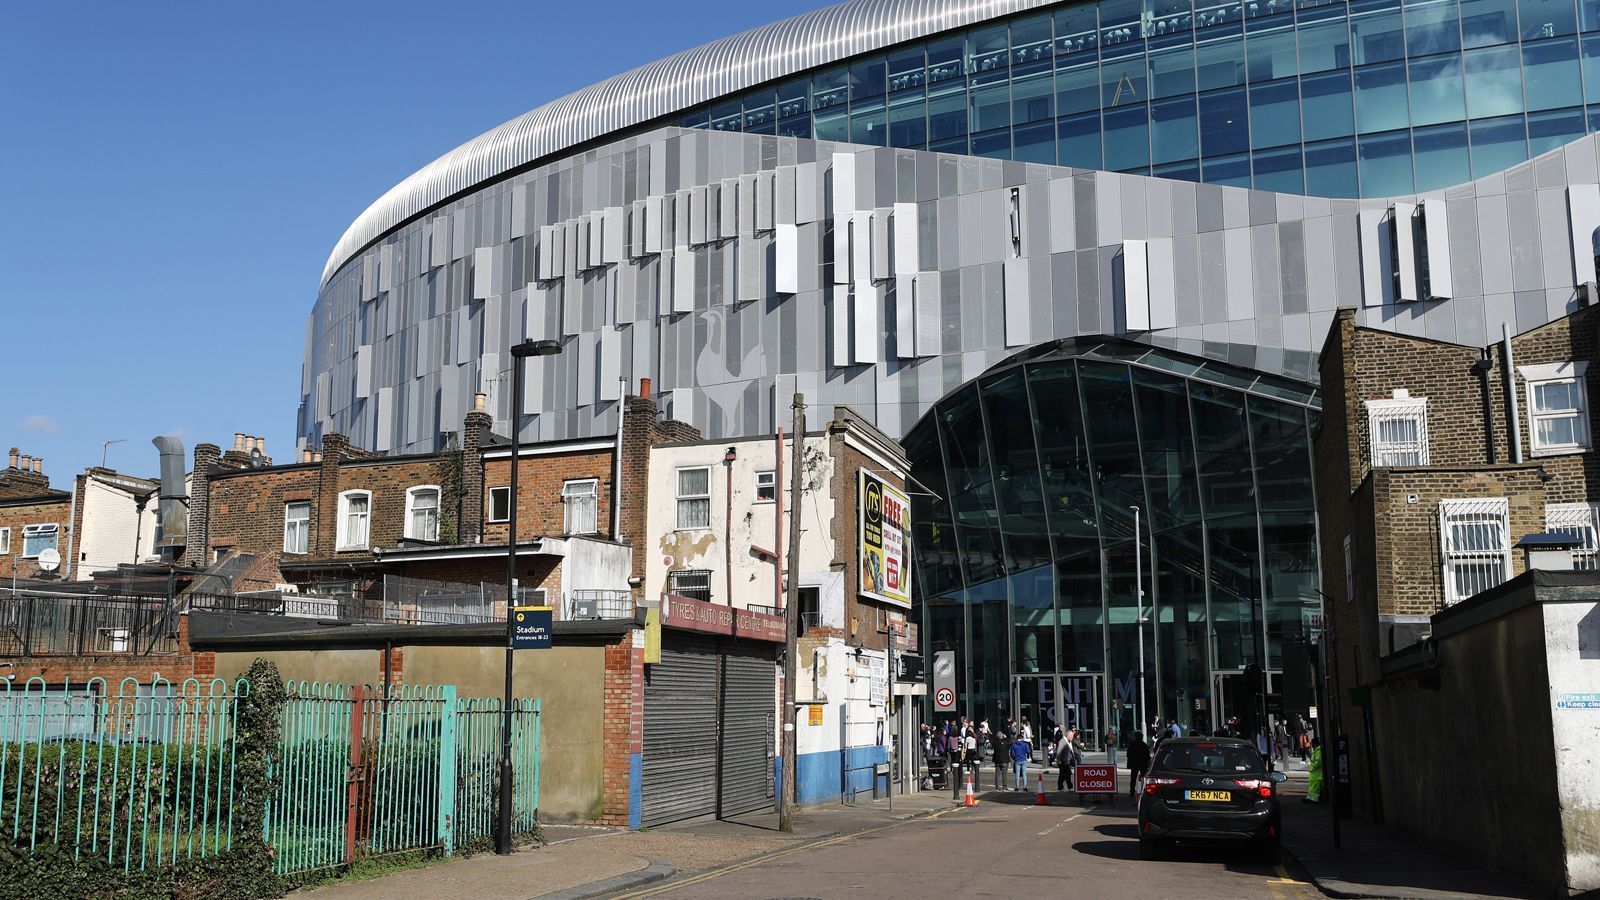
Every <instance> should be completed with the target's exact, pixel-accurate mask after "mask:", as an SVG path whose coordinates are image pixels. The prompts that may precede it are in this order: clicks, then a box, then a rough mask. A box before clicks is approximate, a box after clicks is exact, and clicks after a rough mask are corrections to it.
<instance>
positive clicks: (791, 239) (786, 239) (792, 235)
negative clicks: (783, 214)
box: [773, 225, 800, 294]
mask: <svg viewBox="0 0 1600 900" xmlns="http://www.w3.org/2000/svg"><path fill="white" fill-rule="evenodd" d="M774 236H775V243H776V245H777V246H776V257H775V261H774V263H773V270H774V271H773V278H774V281H773V285H774V288H775V289H776V290H777V292H778V293H780V294H793V293H796V292H798V291H799V290H800V273H799V265H798V261H799V239H800V235H799V228H798V226H795V225H779V226H778V227H777V230H776V231H775V232H774Z"/></svg>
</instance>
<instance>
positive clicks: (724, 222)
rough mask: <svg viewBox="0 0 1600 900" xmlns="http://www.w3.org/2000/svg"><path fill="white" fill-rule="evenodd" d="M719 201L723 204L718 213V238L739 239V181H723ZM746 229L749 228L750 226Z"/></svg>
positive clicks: (734, 179)
mask: <svg viewBox="0 0 1600 900" xmlns="http://www.w3.org/2000/svg"><path fill="white" fill-rule="evenodd" d="M718 200H719V201H720V204H721V205H720V206H719V207H718V213H717V225H718V232H717V235H718V237H720V238H722V239H723V240H727V239H728V238H732V237H737V236H738V235H739V179H737V178H724V179H722V188H721V192H720V193H719V194H718ZM747 221H748V219H747ZM745 227H746V228H748V227H749V226H748V225H747V226H745Z"/></svg>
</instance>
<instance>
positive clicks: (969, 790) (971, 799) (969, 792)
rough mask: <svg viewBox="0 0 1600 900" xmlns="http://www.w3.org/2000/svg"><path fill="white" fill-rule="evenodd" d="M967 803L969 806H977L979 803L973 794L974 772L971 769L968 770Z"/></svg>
mask: <svg viewBox="0 0 1600 900" xmlns="http://www.w3.org/2000/svg"><path fill="white" fill-rule="evenodd" d="M965 805H967V806H977V805H978V798H977V797H975V796H973V794H972V773H971V772H970V771H969V772H967V802H966V804H965Z"/></svg>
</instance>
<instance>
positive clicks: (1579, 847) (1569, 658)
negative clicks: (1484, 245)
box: [1544, 602, 1600, 892]
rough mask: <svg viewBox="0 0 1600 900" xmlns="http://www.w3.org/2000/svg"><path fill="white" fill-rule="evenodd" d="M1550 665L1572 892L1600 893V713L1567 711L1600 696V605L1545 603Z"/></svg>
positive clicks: (1552, 713) (1558, 781)
mask: <svg viewBox="0 0 1600 900" xmlns="http://www.w3.org/2000/svg"><path fill="white" fill-rule="evenodd" d="M1544 617H1545V618H1544V629H1545V664H1546V666H1548V670H1549V673H1550V721H1551V726H1552V730H1553V732H1554V738H1555V748H1556V760H1555V761H1556V790H1557V795H1558V796H1559V798H1560V815H1561V830H1562V835H1563V838H1564V843H1565V844H1566V857H1567V858H1566V864H1567V879H1566V881H1567V887H1568V888H1569V889H1570V890H1572V891H1574V892H1577V891H1587V890H1594V889H1596V888H1600V844H1597V842H1596V840H1595V835H1596V834H1600V777H1596V775H1595V773H1596V772H1597V771H1600V709H1593V708H1571V707H1570V706H1568V707H1563V706H1562V705H1561V704H1562V701H1563V700H1566V701H1567V702H1568V703H1569V704H1570V703H1571V702H1572V700H1573V699H1574V698H1573V695H1581V694H1587V695H1589V697H1595V696H1597V695H1600V603H1594V602H1578V603H1546V604H1544Z"/></svg>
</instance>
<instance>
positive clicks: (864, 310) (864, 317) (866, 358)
mask: <svg viewBox="0 0 1600 900" xmlns="http://www.w3.org/2000/svg"><path fill="white" fill-rule="evenodd" d="M851 292H852V294H853V295H854V299H853V302H852V314H851V316H852V319H853V323H854V324H853V326H852V327H853V328H854V329H855V334H854V335H853V336H852V337H853V340H852V341H851V343H852V344H853V345H854V348H853V349H854V352H853V353H852V354H851V356H852V358H853V359H854V361H855V362H858V363H876V362H881V361H882V360H881V359H880V357H881V356H882V355H883V354H881V353H880V352H879V347H880V346H881V345H882V344H883V306H882V302H883V301H882V298H881V297H880V296H879V293H878V286H877V285H876V284H873V283H872V282H870V281H863V282H860V283H858V284H856V285H855V286H854V287H853V288H852V289H851Z"/></svg>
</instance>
